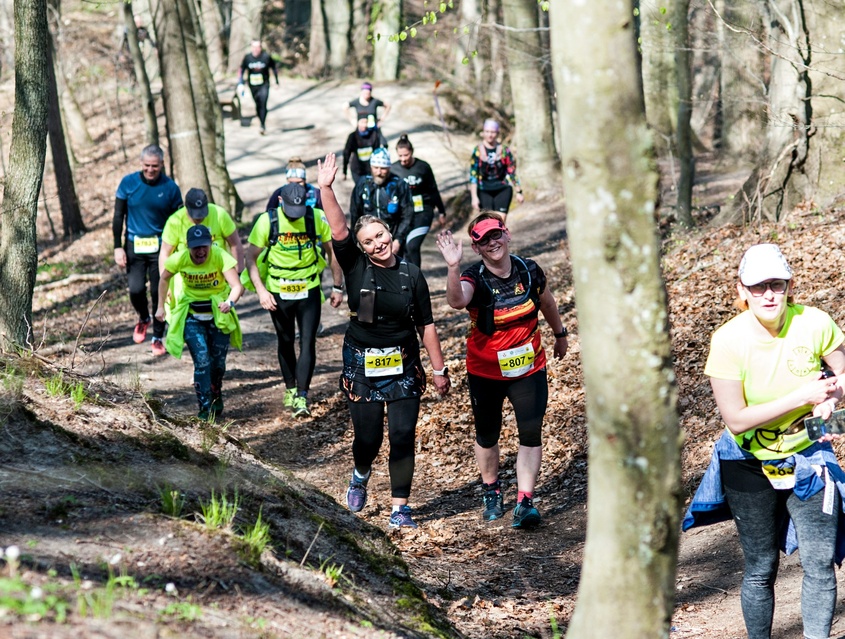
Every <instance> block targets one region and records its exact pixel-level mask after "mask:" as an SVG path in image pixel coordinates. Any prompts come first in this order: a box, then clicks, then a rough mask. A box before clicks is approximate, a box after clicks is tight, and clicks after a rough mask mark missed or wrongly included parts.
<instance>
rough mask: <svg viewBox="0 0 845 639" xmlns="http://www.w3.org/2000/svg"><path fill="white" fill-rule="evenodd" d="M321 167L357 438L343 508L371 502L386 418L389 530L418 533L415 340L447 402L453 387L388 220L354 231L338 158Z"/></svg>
mask: <svg viewBox="0 0 845 639" xmlns="http://www.w3.org/2000/svg"><path fill="white" fill-rule="evenodd" d="M319 166H320V171H319V178H318V183H319V185H320V189H321V190H322V193H323V203H324V205H325V212H326V218H327V219H328V221H329V225H330V226H331V235H332V245H333V246H334V250H335V256H336V257H337V261H338V263H339V264H340V266H341V268H343V273H344V275H345V276H346V285H347V293H348V296H349V297H348V303H349V311H350V320H349V326H348V328H347V329H346V335H345V336H344V339H343V372H342V373H341V377H340V389H341V391H343V393H344V394H345V395H346V399H347V405H348V406H349V413H350V415H351V417H352V426H353V429H354V431H355V437H354V440H353V442H352V456H353V458H354V462H355V466H354V468H353V470H352V480H351V481H350V482H349V488H348V489H347V491H346V504H347V506H349V510H351V511H352V512H360V511H361V510H363V508H364V505H365V504H366V503H367V482H368V481H369V479H370V472H371V469H372V464H373V461H374V460H375V458H376V457H377V456H378V452H379V449H380V448H381V444H382V441H383V440H384V416H385V412H386V413H387V432H388V440H389V442H390V455H389V461H388V470H389V472H390V494H391V502H392V508H391V514H390V520H389V524H388V525H389V526H390V527H391V528H400V527H410V528H416V527H417V525H416V523H415V522H414V520H413V518H412V516H411V515H412V513H411V508H410V507H409V506H408V497H409V496H410V494H411V481H412V479H413V476H414V447H415V441H416V427H417V417H418V416H419V411H420V397H421V396H422V394H423V393H424V392H425V388H426V374H425V370H424V369H423V366H422V361H421V359H420V347H419V341H418V339H419V340H421V341H422V343H423V346H425V349H426V351H427V352H428V357H429V359H430V360H431V365H432V367H433V369H434V370H433V371H432V372H433V376H434V377H433V379H434V385H435V387H436V388H437V392H438V393H440V394H441V395H445V394H446V393H448V392H449V388H450V387H451V382H450V381H449V372H448V371H447V370H446V364H445V362H444V361H443V353H442V352H441V350H440V339H439V338H438V336H437V329H436V328H435V326H434V319H433V317H432V314H431V298H430V296H429V292H428V284H427V283H426V281H425V277H423V274H422V273H421V272H420V270H419V268H417V267H416V266H415V265H413V264H408V262H406V261H404V260H401V259H399V258H398V257H397V256H396V254H395V253H394V251H393V241H392V238H391V237H390V231H389V229H388V228H387V225H386V224H385V222H384V221H383V220H380V219H378V218H375V217H372V216H364V217H361V218H360V219H359V220H358V221H357V222H356V224H355V227H354V234H353V233H352V232H350V230H349V227H348V226H347V225H346V217H345V216H344V214H343V210H341V208H340V205H339V204H338V203H337V198H336V197H335V194H334V191H333V190H332V183H333V182H334V179H335V176H336V175H337V160H336V159H335V156H334V154H329V155H327V156H326V158H325V161H324V162H323V163H322V164H321V165H319Z"/></svg>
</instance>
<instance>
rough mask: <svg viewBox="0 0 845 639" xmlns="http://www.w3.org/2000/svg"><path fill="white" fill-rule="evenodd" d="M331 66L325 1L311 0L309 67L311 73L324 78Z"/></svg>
mask: <svg viewBox="0 0 845 639" xmlns="http://www.w3.org/2000/svg"><path fill="white" fill-rule="evenodd" d="M328 65H329V34H328V32H327V31H326V14H325V7H324V2H323V0H311V34H310V38H309V44H308V66H309V68H310V69H311V73H312V74H313V75H316V76H318V77H319V76H322V75H323V74H325V72H326V68H327V67H328Z"/></svg>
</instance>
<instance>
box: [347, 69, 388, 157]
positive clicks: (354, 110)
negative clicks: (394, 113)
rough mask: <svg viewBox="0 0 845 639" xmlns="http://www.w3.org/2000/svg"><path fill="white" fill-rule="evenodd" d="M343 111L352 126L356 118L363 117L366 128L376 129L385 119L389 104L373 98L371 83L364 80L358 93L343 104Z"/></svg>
mask: <svg viewBox="0 0 845 639" xmlns="http://www.w3.org/2000/svg"><path fill="white" fill-rule="evenodd" d="M379 109H381V113H379ZM344 113H345V114H346V116H347V119H348V120H349V123H350V124H352V125H353V126H354V125H355V123H356V122H357V121H358V120H360V119H361V118H365V119H366V120H367V128H368V129H378V128H381V123H382V122H384V121H385V120H386V119H387V114H388V113H390V105H389V104H388V103H387V102H383V101H382V100H379V99H378V98H374V97H373V85H372V84H371V83H369V82H364V83H362V84H361V93H360V95H359V96H358V97H357V98H355V99H354V100H352V101H351V102H349V103H348V104H347V105H346V106H345V108H344ZM385 146H386V145H385Z"/></svg>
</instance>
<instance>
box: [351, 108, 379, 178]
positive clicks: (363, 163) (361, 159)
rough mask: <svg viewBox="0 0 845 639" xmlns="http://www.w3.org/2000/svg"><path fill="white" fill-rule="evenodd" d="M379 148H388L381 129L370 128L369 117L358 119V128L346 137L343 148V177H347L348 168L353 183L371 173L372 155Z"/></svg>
mask: <svg viewBox="0 0 845 639" xmlns="http://www.w3.org/2000/svg"><path fill="white" fill-rule="evenodd" d="M378 148H385V149H386V148H387V140H385V139H384V135H383V134H382V132H381V130H380V129H368V128H367V118H361V119H360V120H358V128H357V129H355V130H354V131H353V132H352V133H350V134H349V137H348V138H346V147H344V149H343V179H344V180H345V179H346V172H347V169H351V172H352V184H358V180H359V179H361V176H362V175H369V173H370V156H371V155H372V154H373V151H375V150H376V149H378Z"/></svg>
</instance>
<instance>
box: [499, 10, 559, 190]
mask: <svg viewBox="0 0 845 639" xmlns="http://www.w3.org/2000/svg"><path fill="white" fill-rule="evenodd" d="M537 12H538V7H537V0H502V15H503V18H504V21H505V26H506V27H508V30H507V31H506V37H507V55H508V75H509V77H510V84H511V99H512V101H513V114H514V118H515V120H516V148H517V149H518V151H519V157H518V158H517V160H518V162H519V166H518V175H519V177H520V180H521V181H522V182H523V184H524V185H525V186H527V187H528V188H529V189H530V190H536V189H538V188H540V187H545V188H549V187H551V186H553V185H554V183H555V182H556V181H557V179H556V178H557V176H559V175H560V173H559V171H558V166H557V155H556V153H555V144H554V125H553V124H552V106H551V96H550V95H549V91H548V86H547V84H546V78H545V75H544V72H543V66H544V64H546V62H545V61H546V60H548V53H549V52H548V51H547V50H544V49H543V46H542V42H541V40H540V32H539V31H538V29H539V27H540V20H539V16H538V14H537Z"/></svg>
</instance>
